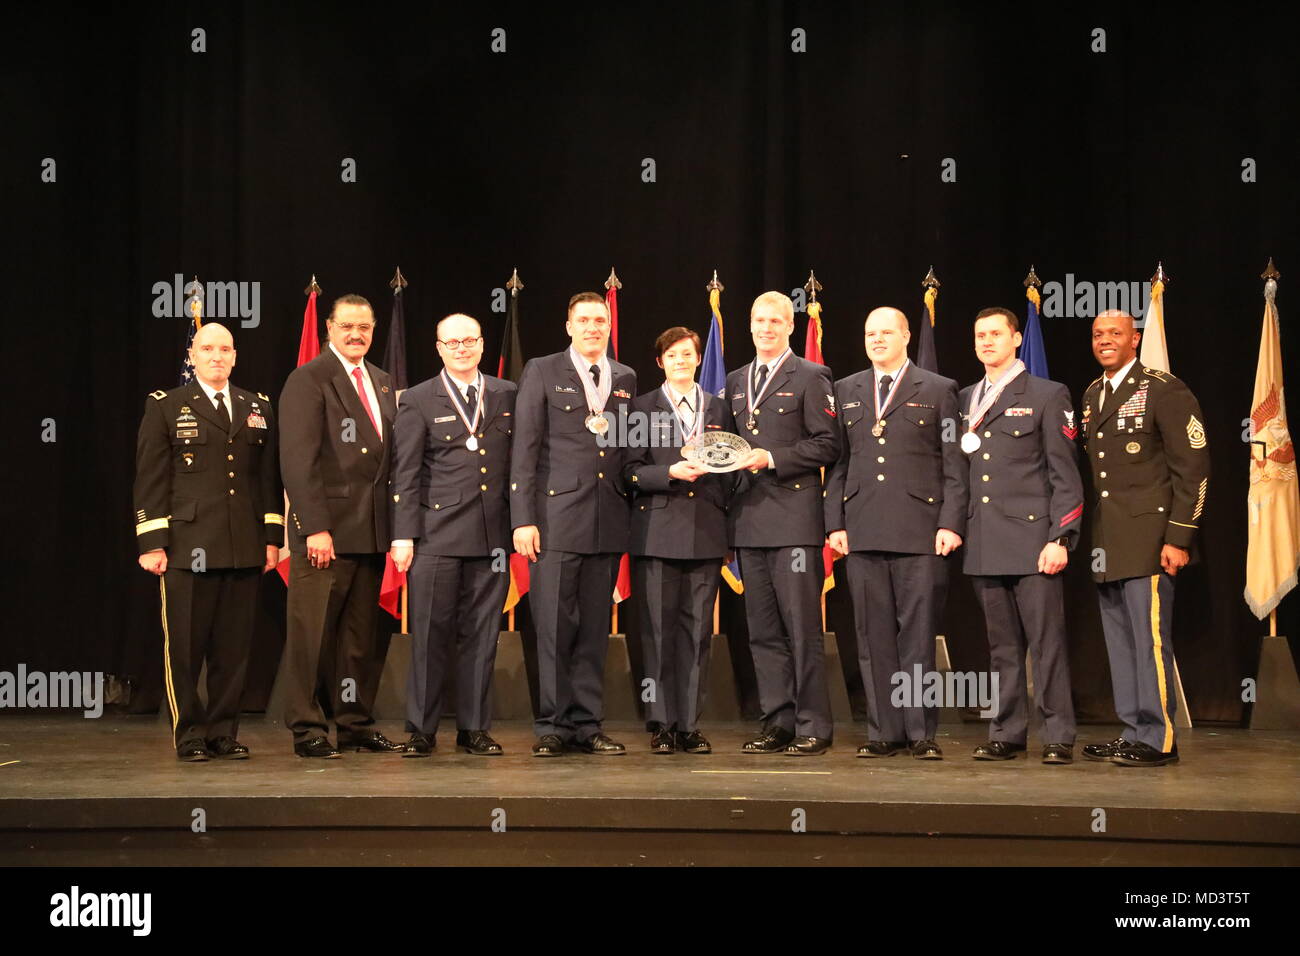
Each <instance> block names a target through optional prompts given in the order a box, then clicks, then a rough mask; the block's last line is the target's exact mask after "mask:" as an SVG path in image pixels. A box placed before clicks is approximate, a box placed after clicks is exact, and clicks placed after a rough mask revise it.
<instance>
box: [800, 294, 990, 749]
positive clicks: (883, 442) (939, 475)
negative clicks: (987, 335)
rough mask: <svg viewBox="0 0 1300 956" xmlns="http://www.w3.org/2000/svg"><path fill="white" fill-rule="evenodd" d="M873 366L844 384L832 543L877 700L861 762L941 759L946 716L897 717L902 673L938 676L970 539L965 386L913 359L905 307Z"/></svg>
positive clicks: (880, 328)
mask: <svg viewBox="0 0 1300 956" xmlns="http://www.w3.org/2000/svg"><path fill="white" fill-rule="evenodd" d="M864 339H865V343H866V350H867V357H868V358H869V359H870V360H871V366H872V367H871V368H870V369H867V370H866V371H862V372H858V373H856V374H854V375H850V376H849V377H848V378H842V379H840V380H839V381H838V382H836V383H835V397H836V399H837V400H838V402H839V406H840V413H841V418H842V428H843V431H844V438H843V444H842V446H841V450H840V457H839V460H838V461H837V462H836V463H835V467H834V468H832V469H831V471H830V474H829V476H828V478H827V482H826V527H827V529H828V531H829V535H828V537H827V543H828V544H830V546H831V547H832V548H834V549H835V550H836V551H838V552H839V553H840V554H845V555H848V579H849V590H850V592H851V593H852V596H853V612H854V620H855V624H856V627H857V636H858V664H859V667H860V668H861V670H862V684H863V687H864V688H865V689H866V692H867V702H868V712H867V714H868V716H867V743H866V744H865V745H864V746H862V747H860V748H859V749H858V756H859V757H888V756H892V755H893V754H896V753H899V752H901V751H903V750H905V749H907V748H908V747H909V745H910V748H911V752H912V756H913V757H917V758H919V759H922V760H941V759H943V751H942V750H940V748H939V745H938V744H936V743H935V741H934V735H935V732H936V731H937V729H938V725H939V714H938V709H937V708H933V707H918V706H903V707H895V706H893V704H892V701H891V692H892V690H893V685H894V675H896V674H901V675H903V676H904V677H905V678H906V679H907V680H909V681H911V680H914V679H915V675H916V671H917V668H918V667H919V668H920V670H921V672H922V673H923V674H930V673H932V672H933V671H934V670H935V660H934V639H935V633H936V631H937V629H938V626H939V622H940V620H941V619H942V617H943V606H944V601H945V598H946V597H947V590H948V568H947V563H946V561H945V558H946V557H947V556H948V555H949V554H951V553H952V552H953V551H955V550H956V549H957V548H959V547H961V542H962V539H961V536H962V534H963V533H964V531H965V529H966V496H967V488H966V462H965V461H963V460H962V453H961V449H960V448H959V447H958V445H957V437H958V436H957V434H956V433H957V425H958V422H959V419H958V411H957V383H956V382H954V381H953V380H952V379H950V378H944V377H943V376H941V375H936V374H934V373H933V372H928V371H926V370H925V369H923V368H918V367H917V366H916V365H914V364H912V363H911V362H909V361H908V359H907V343H908V341H909V340H910V339H911V331H910V329H909V327H908V324H907V317H906V316H905V315H903V313H902V312H900V311H898V310H897V309H890V308H881V309H875V310H874V311H872V312H871V313H870V314H869V315H868V316H867V321H866V325H865V335H864Z"/></svg>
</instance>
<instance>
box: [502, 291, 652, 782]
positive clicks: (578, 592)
mask: <svg viewBox="0 0 1300 956" xmlns="http://www.w3.org/2000/svg"><path fill="white" fill-rule="evenodd" d="M565 330H566V331H567V332H568V334H569V337H570V339H571V344H570V346H569V348H567V349H565V350H564V351H562V352H556V353H555V354H554V355H547V356H544V357H543V358H537V359H533V360H531V361H530V362H529V363H528V364H527V365H525V366H524V371H523V375H522V376H521V377H520V380H519V393H518V396H517V398H516V401H515V435H514V444H513V446H512V448H511V461H510V519H511V525H512V527H513V528H514V546H515V550H516V551H517V552H518V553H520V554H522V555H524V556H525V557H527V558H528V559H529V560H530V561H532V562H535V563H534V564H533V566H532V568H531V569H530V578H529V591H528V601H529V608H530V610H531V611H532V615H533V623H534V625H535V627H536V630H537V659H538V711H537V715H536V720H535V721H534V728H535V730H536V733H537V737H538V740H537V743H536V744H535V745H534V746H533V754H534V756H538V757H558V756H560V755H561V754H562V753H563V752H564V748H565V746H566V745H571V746H573V747H576V748H577V749H578V750H581V751H583V752H585V753H591V754H602V755H613V754H622V753H624V751H625V748H624V747H623V745H622V744H620V743H618V742H616V741H614V740H611V739H610V738H609V736H608V735H606V734H605V733H603V732H602V730H601V720H602V719H603V716H604V696H605V695H604V684H605V654H606V652H607V651H608V649H609V606H610V602H611V600H612V597H613V593H614V583H615V580H616V578H617V575H618V563H619V560H620V557H621V556H622V554H623V552H625V551H626V550H627V545H628V502H627V494H626V488H625V485H624V482H623V474H622V472H623V456H624V451H623V442H622V440H621V438H622V436H618V435H616V434H614V432H616V431H617V430H618V423H619V421H620V420H623V421H625V420H626V414H627V408H628V406H629V405H630V404H631V402H632V396H633V395H634V394H635V392H636V373H635V372H634V371H632V369H631V368H629V367H628V366H626V365H622V364H620V363H619V362H616V361H614V360H613V359H611V358H609V357H607V356H606V354H605V347H606V344H607V343H608V342H609V330H610V324H609V310H608V309H607V308H606V306H605V300H604V298H603V297H602V296H600V295H598V294H597V293H595V292H580V293H578V294H577V295H575V296H574V297H573V298H572V299H570V300H569V313H568V320H567V321H566V322H565ZM607 413H608V414H607Z"/></svg>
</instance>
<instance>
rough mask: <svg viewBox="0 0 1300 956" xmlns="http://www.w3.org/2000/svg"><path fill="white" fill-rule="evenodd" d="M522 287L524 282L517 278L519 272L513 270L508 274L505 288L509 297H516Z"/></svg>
mask: <svg viewBox="0 0 1300 956" xmlns="http://www.w3.org/2000/svg"><path fill="white" fill-rule="evenodd" d="M523 287H524V282H523V280H522V279H520V278H519V270H518V269H514V270H512V271H511V273H510V279H509V281H507V282H506V288H507V289H509V290H510V295H511V297H514V296H517V295H518V294H519V290H520V289H522V288H523Z"/></svg>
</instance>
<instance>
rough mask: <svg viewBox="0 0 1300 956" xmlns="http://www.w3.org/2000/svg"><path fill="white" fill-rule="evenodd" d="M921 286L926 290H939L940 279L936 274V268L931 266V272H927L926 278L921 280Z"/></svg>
mask: <svg viewBox="0 0 1300 956" xmlns="http://www.w3.org/2000/svg"><path fill="white" fill-rule="evenodd" d="M921 285H922V286H923V287H924V288H926V289H937V288H939V285H940V283H939V277H938V276H936V275H935V274H934V266H930V271H929V272H927V273H926V274H925V278H924V279H922V280H921Z"/></svg>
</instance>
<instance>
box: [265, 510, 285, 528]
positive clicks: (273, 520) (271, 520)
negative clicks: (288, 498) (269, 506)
mask: <svg viewBox="0 0 1300 956" xmlns="http://www.w3.org/2000/svg"><path fill="white" fill-rule="evenodd" d="M262 520H263V522H264V523H265V524H280V525H282V524H284V515H278V514H274V513H272V512H270V511H268V512H267V513H266V514H265V515H264V516H263V518H262Z"/></svg>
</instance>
